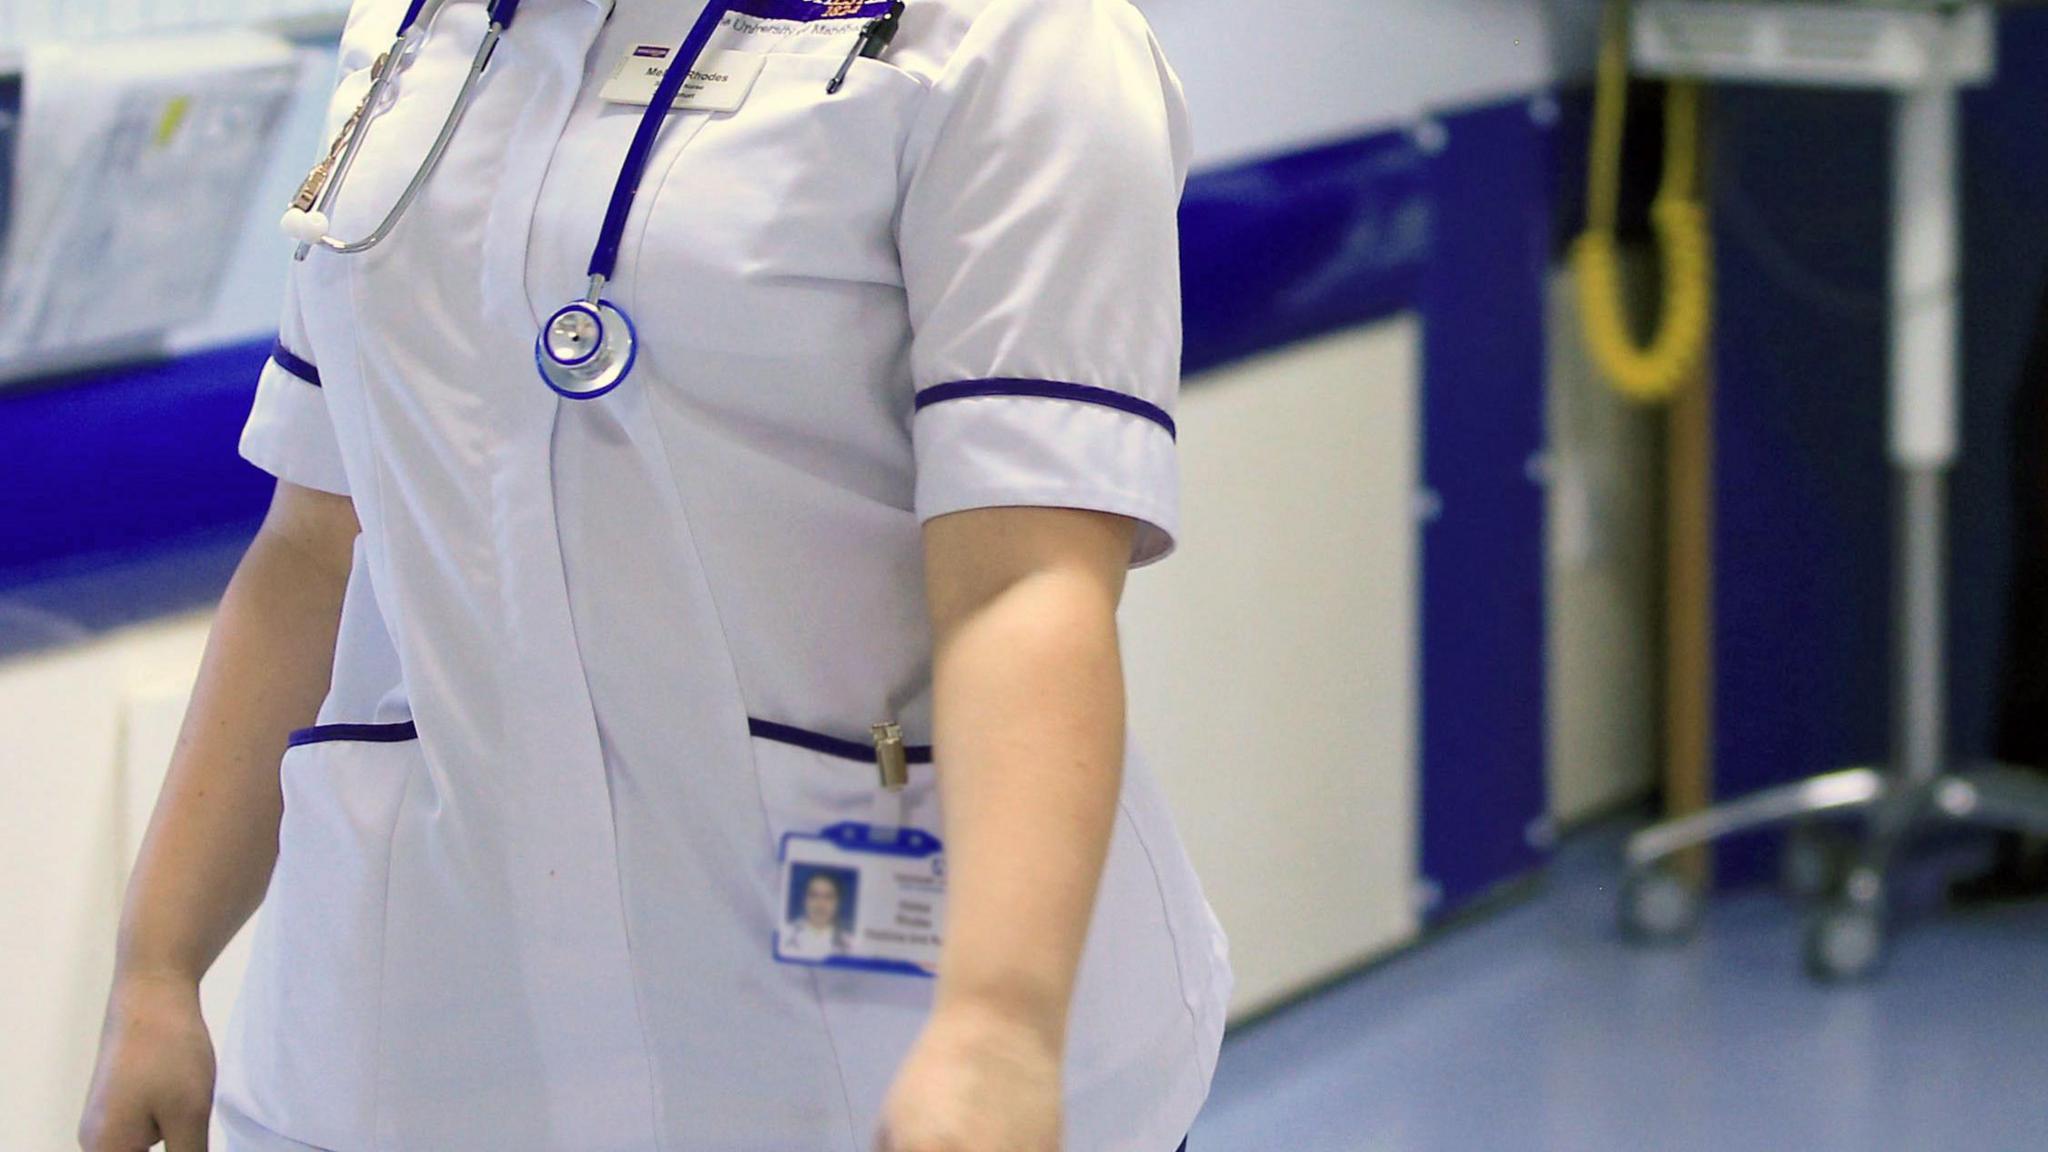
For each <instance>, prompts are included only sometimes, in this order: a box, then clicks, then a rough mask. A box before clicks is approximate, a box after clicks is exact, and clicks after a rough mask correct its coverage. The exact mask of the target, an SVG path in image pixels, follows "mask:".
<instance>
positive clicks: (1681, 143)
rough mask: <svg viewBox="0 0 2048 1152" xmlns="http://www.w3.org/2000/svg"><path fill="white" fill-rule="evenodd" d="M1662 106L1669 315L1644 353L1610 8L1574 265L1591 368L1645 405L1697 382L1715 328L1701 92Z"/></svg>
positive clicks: (1675, 92)
mask: <svg viewBox="0 0 2048 1152" xmlns="http://www.w3.org/2000/svg"><path fill="white" fill-rule="evenodd" d="M1664 106H1665V121H1666V123H1665V138H1664V176H1663V183H1662V185H1661V187H1660V188H1659V189H1658V192H1657V199H1656V201H1655V203H1654V204H1653V205H1652V206H1651V210H1650V219H1651V223H1652V224H1653V225H1654V227H1655V229H1656V233H1657V244H1658V248H1659V250H1660V252H1661V254H1662V257H1663V261H1662V262H1663V267H1664V284H1663V289H1664V294H1663V311H1662V314H1661V315H1660V317H1659V318H1658V322H1657V326H1656V333H1655V335H1654V336H1653V337H1652V338H1651V340H1650V344H1649V346H1648V347H1647V348H1645V347H1642V346H1640V345H1638V344H1637V343H1636V339H1635V335H1634V333H1632V332H1631V331H1630V330H1629V323H1628V311H1627V306H1626V301H1625V300H1624V298H1623V284H1622V275H1621V256H1620V250H1619V244H1618V242H1617V241H1616V239H1615V227H1616V221H1617V219H1618V217H1619V215H1620V202H1621V148H1622V139H1623V132H1624V129H1625V127H1626V123H1625V122H1626V119H1627V110H1628V4H1627V0H1608V5H1607V13H1606V22H1605V29H1604V34H1603V37H1602V41H1601V46H1600V70H1599V81H1598V87H1597V88H1596V90H1595V93H1594V103H1593V148H1592V156H1591V160H1590V167H1589V172H1588V184H1587V216H1588V222H1587V228H1586V232H1585V234H1584V235H1582V236H1580V237H1579V239H1578V241H1577V243H1575V244H1574V245H1573V247H1572V254H1571V264H1572V273H1573V276H1574V278H1575V280H1576V282H1577V286H1578V297H1579V314H1580V319H1581V322H1582V324H1583V326H1584V330H1585V339H1586V347H1587V349H1588V350H1589V351H1590V352H1591V354H1592V357H1593V364H1594V366H1595V367H1596V368H1597V369H1599V371H1600V374H1601V375H1602V376H1604V377H1606V379H1607V381H1608V383H1609V384H1611V385H1612V386H1613V387H1614V388H1615V389H1616V390H1617V391H1619V392H1621V393H1622V394H1623V395H1625V396H1628V397H1630V398H1631V399H1634V400H1638V401H1642V402H1645V403H1660V402H1662V401H1666V400H1669V399H1670V398H1671V397H1672V396H1674V395H1676V394H1677V393H1678V391H1679V390H1680V389H1681V388H1683V387H1684V386H1685V384H1686V382H1687V381H1689V380H1691V379H1692V378H1693V377H1694V376H1695V375H1696V374H1697V372H1698V371H1699V369H1700V367H1701V365H1702V364H1703V363H1704V362H1705V359H1706V352H1707V343H1708V339H1709V337H1710V335H1711V332H1712V326H1713V282H1714V251H1713V235H1712V232H1711V230H1710V228H1709V226H1708V220H1707V210H1706V206H1705V205H1704V204H1703V203H1701V202H1700V188H1699V185H1700V117H1701V113H1700V87H1699V85H1698V84H1697V83H1695V82H1693V81H1689V80H1675V81H1673V82H1672V83H1671V86H1670V90H1669V92H1668V93H1667V95H1666V96H1665V105H1664Z"/></svg>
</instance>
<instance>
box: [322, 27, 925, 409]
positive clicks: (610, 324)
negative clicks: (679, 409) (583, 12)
mask: <svg viewBox="0 0 2048 1152" xmlns="http://www.w3.org/2000/svg"><path fill="white" fill-rule="evenodd" d="M738 2H739V0H711V2H710V3H708V4H706V5H705V7H704V11H703V13H702V14H701V15H699V16H698V18H697V22H696V24H695V25H693V26H692V27H691V29H690V34H689V36H687V37H686V38H684V40H683V44H682V47H681V48H680V49H679V50H678V51H677V52H676V55H675V60H674V62H673V63H672V64H671V65H670V66H669V68H668V71H667V72H666V73H665V74H664V75H663V76H662V78H661V83H660V85H659V86H657V87H656V88H655V90H654V95H653V97H652V99H650V100H649V101H648V104H647V111H646V113H645V114H644V115H642V116H641V117H640V124H639V127H638V128H637V129H635V130H634V132H633V141H632V143H631V144H630V145H629V146H628V147H627V149H626V158H625V160H624V161H623V162H622V163H621V164H620V166H619V177H618V180H617V181H616V182H614V183H613V185H612V195H611V202H610V203H609V205H607V207H606V208H605V214H604V225H603V227H602V228H600V229H599V230H598V234H597V245H596V247H595V248H594V249H593V250H592V252H591V254H590V266H589V268H588V271H587V274H588V275H589V277H590V284H589V287H588V289H587V290H586V291H585V292H584V294H583V296H582V298H581V299H578V300H575V301H572V302H570V303H568V304H564V305H562V306H561V307H560V308H557V309H555V311H554V314H553V315H551V316H549V317H548V318H547V321H546V322H545V323H543V324H542V325H541V329H540V335H539V336H537V337H536V338H535V339H534V347H533V359H534V363H535V365H536V366H538V367H539V369H540V377H541V379H542V380H543V381H545V382H546V384H547V386H548V387H549V388H552V389H554V390H555V392H556V393H558V394H560V395H562V396H564V397H566V398H568V399H571V400H589V399H594V398H596V397H598V396H602V395H604V394H605V393H607V392H610V391H611V390H612V389H614V388H617V387H618V386H619V384H620V383H621V382H623V381H624V380H625V379H626V377H627V375H628V374H630V373H631V372H632V371H633V362H634V360H635V359H636V357H637V355H638V351H639V348H638V340H637V335H636V333H635V332H634V329H633V321H632V319H631V318H630V317H629V316H627V315H626V311H625V309H623V308H621V307H619V306H618V305H617V304H615V303H613V302H612V301H610V300H607V299H605V296H604V289H605V285H606V284H607V283H609V282H610V280H611V277H612V273H613V271H614V270H616V268H617V266H618V259H619V244H620V241H621V239H622V238H623V237H624V235H625V231H626V216H627V214H628V213H629V212H631V211H632V208H633V197H634V195H635V194H636V193H637V192H639V190H640V180H641V177H642V176H644V175H645V174H646V171H647V162H648V158H649V157H650V156H651V155H652V154H653V151H654V140H655V137H656V136H657V135H659V134H660V132H661V127H662V125H663V124H664V123H665V122H666V121H667V119H668V114H669V113H670V112H671V111H673V110H674V109H675V105H676V101H677V100H678V99H679V98H680V97H681V95H682V91H683V85H684V83H685V81H687V80H688V79H689V77H690V73H691V72H692V71H693V70H695V68H696V66H697V63H698V61H699V59H700V58H701V57H702V56H703V54H704V48H705V46H706V45H707V44H709V43H710V41H711V36H712V33H714V32H716V31H717V30H718V26H719V25H720V24H721V23H722V22H723V21H724V19H725V17H726V14H727V12H729V11H730V10H731V8H732V7H733V5H734V4H736V3H738ZM446 3H447V0H412V2H411V4H410V5H409V6H408V7H407V8H406V11H405V19H404V20H403V21H402V22H401V23H400V24H399V26H398V37H397V39H396V40H395V41H394V42H393V43H392V45H391V47H390V49H388V50H387V51H386V52H385V53H384V54H383V55H381V56H379V57H377V60H376V62H375V63H374V64H372V65H371V67H370V88H369V91H368V92H366V93H365V94H364V95H363V100H362V103H361V104H359V105H357V107H356V109H355V111H354V112H353V113H351V114H350V116H349V118H348V120H347V121H346V122H345V123H344V124H343V125H342V128H341V131H340V133H339V134H337V136H336V137H335V140H334V144H333V146H332V147H331V148H330V149H329V151H328V154H327V156H326V158H325V159H323V160H321V161H320V163H319V164H318V165H316V166H315V167H314V169H313V171H312V172H311V174H309V175H308V176H307V177H306V182H305V183H304V184H302V185H301V186H300V187H299V192H298V195H297V196H294V197H293V198H292V206H291V208H290V209H288V210H287V211H286V212H285V214H284V219H283V221H282V222H281V223H282V225H283V228H284V230H285V232H286V234H288V235H290V236H291V237H292V238H293V239H295V240H297V241H298V242H299V247H298V250H297V252H296V253H295V258H296V259H299V260H304V259H305V258H306V255H307V253H309V252H311V251H312V250H313V248H314V247H315V246H316V245H317V246H319V247H321V248H325V249H327V250H328V251H330V252H337V253H342V254H351V253H357V252H367V251H369V250H370V249H371V248H374V247H376V246H377V245H378V244H380V243H382V242H383V241H384V240H385V238H386V237H388V236H390V235H391V230H392V229H393V228H394V227H396V226H397V224H398V221H399V219H400V218H401V217H403V216H404V215H405V211H406V209H407V208H410V207H411V206H412V202H413V201H414V200H415V199H416V198H418V196H419V193H420V189H421V188H423V187H425V186H426V183H427V180H428V179H429V178H430V177H432V175H433V173H434V169H435V168H436V167H438V166H439V165H440V163H441V155H442V153H444V152H446V151H447V149H448V142H449V140H451V139H452V138H453V137H454V135H455V131H456V129H457V127H459V126H460V125H461V123H462V118H463V116H464V115H465V114H466V113H467V112H468V111H469V105H470V103H471V101H472V100H473V99H474V98H475V95H476V87H477V82H478V81H479V80H480V79H482V77H483V73H484V69H485V68H486V67H488V66H489V64H490V61H491V54H492V52H494V51H495V50H496V48H497V46H498V41H499V40H500V39H502V38H503V37H504V35H505V32H506V30H507V29H509V28H510V27H511V26H512V18H513V17H514V16H515V15H516V14H517V13H518V10H519V0H490V3H489V6H488V9H487V11H488V17H489V25H488V27H487V28H486V30H485V32H484V37H483V42H482V43H480V44H478V45H477V50H476V55H475V56H474V57H472V58H471V60H470V64H469V73H468V74H467V75H466V76H464V77H463V80H462V88H461V90H460V91H458V92H457V93H456V95H455V103H454V105H453V106H452V107H451V108H450V109H449V110H448V116H447V118H446V119H445V120H443V121H442V123H441V131H440V133H439V134H438V135H436V136H435V138H434V143H433V146H432V147H431V148H429V149H428V150H427V155H426V159H424V160H423V161H421V163H420V166H419V169H418V170H417V171H415V172H414V173H413V177H412V180H411V181H410V182H408V183H407V184H406V186H405V190H404V191H403V192H402V193H400V194H399V197H398V200H397V202H396V203H394V204H393V205H392V206H391V210H390V211H389V212H387V213H385V215H384V219H383V220H382V221H381V222H380V223H379V224H378V225H377V227H376V228H375V229H373V230H372V231H371V232H370V234H369V235H367V236H365V237H364V238H363V239H361V240H355V241H343V240H338V239H336V238H335V237H333V236H330V235H328V227H329V226H330V223H331V217H330V215H329V213H330V212H331V210H332V208H333V205H334V197H335V194H336V192H338V191H339V190H340V188H341V185H342V183H343V181H344V180H345V179H346V178H347V176H348V171H349V168H350V166H352V165H353V164H354V163H355V159H356V154H357V153H358V152H359V151H361V149H362V144H363V139H364V137H365V135H366V134H367V132H368V129H369V124H370V119H371V117H372V116H373V115H374V114H375V112H376V111H377V110H378V109H380V108H382V107H383V106H384V105H385V103H386V102H387V101H388V100H389V99H390V98H391V86H392V84H393V82H394V81H395V80H396V78H397V76H398V73H399V72H401V71H403V70H404V69H405V67H406V66H407V65H409V64H410V63H411V62H412V57H413V56H414V54H416V53H417V52H418V50H419V46H420V44H421V43H422V42H423V41H424V40H425V39H426V28H427V25H428V24H429V23H431V22H432V19H433V16H434V14H436V13H438V12H439V11H440V9H441V7H442V6H443V5H444V4H446ZM902 12H903V5H902V4H901V3H893V4H891V5H890V6H889V11H888V15H886V16H883V17H880V18H878V19H876V20H873V21H870V22H869V24H868V26H867V27H866V28H865V29H864V30H863V31H862V33H861V36H860V39H859V40H858V42H857V43H856V44H855V46H854V52H853V56H861V55H870V54H873V53H874V52H875V51H876V50H877V49H878V48H879V47H880V46H886V45H887V44H888V42H889V39H890V38H892V37H893V36H894V35H895V31H896V25H897V22H898V19H899V18H900V17H901V15H902ZM853 56H849V57H848V60H847V63H848V66H850V65H851V63H852V60H853ZM845 72H846V69H845V68H842V69H841V70H840V75H839V77H838V78H835V80H834V82H833V84H832V86H831V87H830V89H828V91H830V92H836V91H838V88H839V83H840V81H842V80H843V79H844V77H845Z"/></svg>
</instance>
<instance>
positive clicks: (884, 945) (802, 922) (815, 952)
mask: <svg viewBox="0 0 2048 1152" xmlns="http://www.w3.org/2000/svg"><path fill="white" fill-rule="evenodd" d="M780 892H781V900H780V908H779V909H778V911H779V912H780V916H781V924H780V926H779V927H778V929H777V931H776V933H775V943H774V956H775V960H776V961H777V962H778V963H782V964H800V965H805V966H808V967H813V968H851V969H856V970H861V971H867V972H882V973H888V974H890V975H897V976H917V977H929V976H934V975H936V974H937V973H938V969H939V941H940V933H941V931H942V929H943V922H944V919H945V913H946V856H945V852H944V848H943V846H942V845H941V844H940V843H939V838H938V837H937V836H934V835H932V834H931V833H929V832H926V831H923V830H921V829H917V828H884V827H878V826H876V825H872V824H834V825H833V826H831V827H830V828H827V829H825V830H824V831H822V832H818V833H816V834H806V833H797V832H792V833H790V834H788V835H786V836H784V837H783V838H782V883H781V886H780Z"/></svg>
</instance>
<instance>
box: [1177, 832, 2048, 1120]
mask: <svg viewBox="0 0 2048 1152" xmlns="http://www.w3.org/2000/svg"><path fill="white" fill-rule="evenodd" d="M1619 854H1620V842H1619V839H1618V837H1617V836H1616V835H1614V834H1612V833H1605V834H1597V835H1593V836H1590V837H1586V838H1582V839H1580V840H1578V841H1575V842H1573V843H1570V844H1568V845H1567V846H1566V847H1565V848H1564V850H1563V851H1561V852H1560V853H1559V855H1558V858H1557V860H1556V862H1555V864H1554V865H1553V867H1552V871H1551V874H1550V877H1549V880H1548V882H1547V883H1546V884H1545V885H1544V887H1543V888H1542V889H1541V890H1540V891H1539V892H1538V893H1537V894H1536V895H1535V896H1534V897H1532V898H1530V899H1528V900H1526V901H1524V902H1520V903H1517V904H1513V905H1511V906H1509V907H1507V908H1505V909H1503V910H1500V911H1497V912H1493V913H1488V914H1484V915H1481V916H1479V917H1476V918H1474V919H1473V920H1471V921H1470V922H1467V923H1464V924H1461V925H1455V926H1453V927H1451V928H1450V929H1448V930H1447V931H1445V932H1444V933H1443V934H1442V935H1440V936H1439V937H1438V938H1436V939H1434V940H1432V941H1430V942H1429V943H1427V944H1425V945H1424V946H1422V947H1420V948H1418V949H1416V950H1414V951H1413V952H1411V953H1409V954H1407V955H1403V956H1400V957H1398V958H1396V959H1394V960H1392V961H1391V962H1389V963H1387V964H1385V965H1382V966H1380V967H1378V968H1375V969H1373V970H1370V971H1368V972H1366V973H1365V974H1364V975H1362V976H1359V977H1357V978H1355V979H1353V980H1351V981H1348V982H1346V983H1344V984H1342V985H1339V986H1337V987H1336V988H1334V989H1332V990H1330V991H1327V992H1324V993H1321V994H1320V995H1318V996H1316V997H1314V998H1313V999H1311V1000H1308V1001H1305V1002H1303V1003H1301V1004H1299V1005H1297V1006H1294V1007H1292V1008H1289V1009H1286V1010H1285V1011H1283V1012H1281V1013H1279V1014H1278V1015H1276V1016H1273V1017H1270V1018H1267V1019H1265V1020H1262V1021H1258V1022H1255V1023H1253V1024H1251V1025H1249V1026H1247V1027H1245V1028H1243V1029H1241V1030H1239V1031H1238V1032H1236V1033H1234V1034H1233V1035H1232V1037H1231V1038H1230V1039H1229V1040H1228V1041H1227V1042H1226V1043H1225V1046H1224V1051H1223V1059H1222V1063H1221V1065H1220V1067H1219V1069H1218V1071H1217V1076H1216V1087H1215V1092H1214V1094H1213V1096H1212V1097H1211V1100H1210V1104H1209V1107H1208V1110H1207V1112H1206V1113H1205V1114H1204V1116H1203V1118H1202V1120H1201V1121H1200V1122H1199V1123H1198V1124H1197V1125H1196V1127H1195V1131H1194V1137H1193V1139H1192V1140H1191V1141H1190V1142H1189V1148H1190V1152H1523V1150H1556V1152H1750V1150H1758V1152H1762V1150H1769V1152H1923V1150H1924V1152H2044V1150H2048V904H2039V903H2037V904H2032V905H2022V906H2008V907H2004V908H1999V909H1995V910H1988V911H1969V912H1957V913H1942V912H1938V911H1936V910H1935V909H1933V908H1932V907H1929V906H1928V905H1930V904H1931V901H1929V900H1926V899H1922V900H1921V901H1918V903H1919V905H1920V907H1918V908H1912V907H1909V909H1908V911H1907V913H1906V914H1905V917H1904V919H1903V921H1902V922H1901V924H1900V931H1899V933H1898V935H1897V936H1896V937H1895V938H1894V947H1893V951H1892V955H1891V961H1890V964H1889V966H1888V967H1887V968H1886V969H1885V971H1884V972H1883V973H1882V974H1881V975H1879V976H1878V977H1877V978H1876V979H1875V980H1873V981H1872V982H1870V983H1868V984H1865V985H1855V986H1838V987H1822V986H1819V985H1816V984H1814V983H1812V982H1810V981H1809V980H1808V979H1807V978H1806V976H1805V974H1804V972H1803V969H1802V967H1801V964H1800V945H1801V941H1802V936H1803V931H1802V929H1803V918H1802V915H1801V912H1800V910H1799V908H1798V906H1796V905H1794V904H1792V903H1790V902H1788V901H1786V900H1784V899H1782V898H1780V897H1779V896H1778V895H1777V893H1776V892H1775V891H1772V890H1770V889H1768V888H1765V889H1756V890H1750V891H1744V892H1738V893H1734V894H1730V895H1725V896H1722V897H1720V898H1718V899H1716V900H1715V901H1714V902H1713V903H1712V904H1711V905H1710V906H1709V908H1708V912H1707V916H1706V923H1705V925H1704V927H1703V930H1702V932H1701V934H1700V935H1699V937H1698V938H1697V939H1696V940H1694V941H1692V942H1691V943H1690V944H1688V945H1684V946H1680V947H1675V948H1667V949H1648V950H1645V949H1639V948H1633V947H1630V946H1628V945H1625V944H1624V943H1622V942H1621V941H1620V940H1619V938H1618V936H1617V934H1616V932H1615V928H1614V925H1615V917H1614V884H1615V880H1616V878H1617V877H1618V876H1619V874H1620V869H1619ZM1929 886H1930V880H1928V879H1923V881H1922V884H1921V887H1922V888H1923V889H1925V888H1927V887H1929ZM1910 903H1912V902H1909V904H1910Z"/></svg>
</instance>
